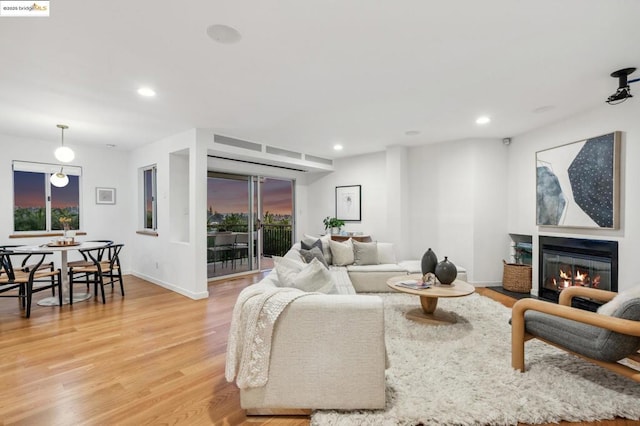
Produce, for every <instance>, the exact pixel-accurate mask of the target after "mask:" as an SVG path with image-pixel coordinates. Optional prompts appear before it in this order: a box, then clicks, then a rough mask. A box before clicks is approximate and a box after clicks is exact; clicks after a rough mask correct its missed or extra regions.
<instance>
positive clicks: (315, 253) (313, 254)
mask: <svg viewBox="0 0 640 426" xmlns="http://www.w3.org/2000/svg"><path fill="white" fill-rule="evenodd" d="M318 241H319V240H318ZM300 255H301V256H302V258H303V259H304V261H305V262H307V263H311V261H312V260H313V259H318V260H319V261H320V263H322V264H323V265H324V267H325V268H327V269H329V265H328V264H327V261H326V260H325V258H324V255H323V254H322V250H320V249H319V248H318V247H313V248H312V249H311V250H305V249H300Z"/></svg>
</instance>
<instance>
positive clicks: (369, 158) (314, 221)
mask: <svg viewBox="0 0 640 426" xmlns="http://www.w3.org/2000/svg"><path fill="white" fill-rule="evenodd" d="M333 165H334V168H335V171H334V172H333V173H329V174H314V175H311V176H308V177H307V182H308V188H307V191H308V204H307V205H308V207H307V219H308V220H307V228H306V229H305V231H304V232H305V233H308V234H323V233H324V232H325V230H324V225H323V223H322V220H323V219H324V218H325V217H327V216H331V217H333V216H335V214H336V207H335V206H336V193H335V188H336V186H347V185H361V186H362V188H361V189H362V192H361V202H362V211H361V212H362V215H361V216H362V220H361V221H360V222H346V223H345V226H344V228H343V230H346V231H349V232H363V233H365V234H369V235H371V237H372V238H373V239H374V240H378V241H390V239H391V237H392V236H393V233H392V232H391V231H390V230H389V227H388V225H389V224H388V220H387V219H388V218H387V182H386V169H387V167H386V155H385V153H384V152H377V153H373V154H367V155H360V156H357V157H349V158H343V159H338V160H335V161H334V163H333Z"/></svg>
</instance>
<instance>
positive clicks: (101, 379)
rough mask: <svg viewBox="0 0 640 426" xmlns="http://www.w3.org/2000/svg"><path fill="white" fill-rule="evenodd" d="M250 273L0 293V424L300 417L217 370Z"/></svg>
mask: <svg viewBox="0 0 640 426" xmlns="http://www.w3.org/2000/svg"><path fill="white" fill-rule="evenodd" d="M260 277H261V275H260V274H255V275H251V276H248V277H242V278H235V279H231V280H227V281H221V282H216V283H214V284H212V285H211V286H210V288H209V290H210V297H209V298H208V299H206V300H199V301H194V300H191V299H188V298H186V297H184V296H181V295H179V294H176V293H173V292H171V291H168V290H165V289H163V288H161V287H158V286H156V285H153V284H151V283H148V282H146V281H144V280H141V279H138V278H135V277H132V276H127V277H125V289H126V296H125V297H124V298H123V297H121V296H120V295H119V292H118V291H116V292H114V293H111V292H109V291H108V292H107V303H106V305H103V304H102V303H99V302H98V301H96V299H95V298H94V299H91V300H89V301H88V302H83V303H76V304H75V305H73V306H68V305H65V306H63V307H62V308H59V307H42V306H37V305H34V307H33V310H32V314H31V318H30V319H25V318H23V317H22V316H21V313H20V311H19V309H18V303H17V302H16V301H15V300H13V299H0V425H29V426H33V425H36V426H37V425H47V426H49V425H146V424H150V425H160V424H164V425H238V424H246V423H252V424H268V425H287V426H297V425H308V424H309V419H308V418H306V417H298V418H296V417H291V418H280V417H274V418H269V417H266V418H249V419H248V418H247V417H245V415H244V413H243V411H242V410H241V409H240V406H239V395H238V390H237V388H236V387H235V386H234V385H232V384H229V383H227V382H226V380H225V378H224V363H225V350H226V338H227V332H228V329H229V322H230V319H231V312H232V309H233V304H234V302H235V299H236V297H237V295H238V293H239V292H240V290H241V289H242V288H244V287H246V286H248V285H250V284H252V283H254V282H257V281H258V280H259V279H260ZM478 292H479V293H481V294H484V295H487V296H490V297H493V298H495V299H496V300H498V301H500V302H502V303H504V304H505V305H507V306H509V305H510V304H512V303H513V300H512V299H510V298H509V297H508V296H504V295H501V294H499V293H496V292H493V291H491V290H487V289H478ZM44 296H46V295H43V294H40V295H39V296H38V297H44ZM563 424H567V425H569V424H572V425H593V426H595V425H598V426H602V425H605V426H630V425H633V424H637V422H630V421H625V420H614V421H607V422H592V423H563Z"/></svg>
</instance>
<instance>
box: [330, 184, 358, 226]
mask: <svg viewBox="0 0 640 426" xmlns="http://www.w3.org/2000/svg"><path fill="white" fill-rule="evenodd" d="M361 188H362V187H361V185H350V186H336V219H340V220H344V221H345V222H359V221H360V220H362V218H361V208H362V202H361V198H360V194H361Z"/></svg>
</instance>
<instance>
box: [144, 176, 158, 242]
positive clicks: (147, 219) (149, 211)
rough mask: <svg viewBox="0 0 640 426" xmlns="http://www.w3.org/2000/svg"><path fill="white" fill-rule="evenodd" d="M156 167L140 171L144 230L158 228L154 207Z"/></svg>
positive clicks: (156, 210) (155, 207) (155, 208)
mask: <svg viewBox="0 0 640 426" xmlns="http://www.w3.org/2000/svg"><path fill="white" fill-rule="evenodd" d="M156 175H157V173H156V166H150V167H146V168H144V169H142V187H143V191H144V195H143V210H142V211H143V212H144V217H143V223H144V226H143V228H144V229H151V230H154V231H155V230H156V229H157V228H158V221H157V220H158V219H157V212H158V209H157V206H156Z"/></svg>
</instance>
